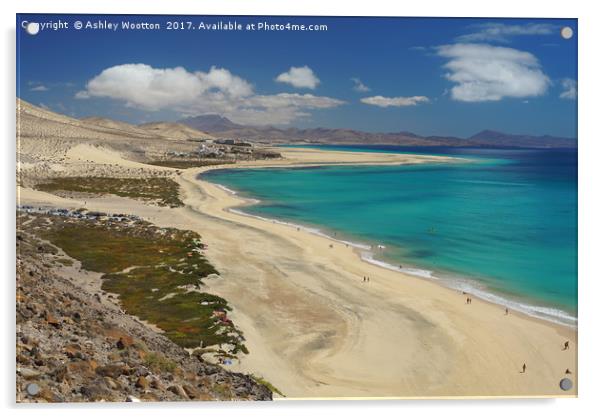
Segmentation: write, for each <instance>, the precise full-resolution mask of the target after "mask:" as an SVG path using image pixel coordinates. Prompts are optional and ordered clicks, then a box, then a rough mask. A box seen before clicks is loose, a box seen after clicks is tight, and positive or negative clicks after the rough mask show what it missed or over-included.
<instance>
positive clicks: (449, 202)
mask: <svg viewBox="0 0 602 417" xmlns="http://www.w3.org/2000/svg"><path fill="white" fill-rule="evenodd" d="M319 148H320V149H325V150H328V149H332V150H345V151H352V152H353V151H361V152H391V153H416V154H431V155H433V154H436V155H448V156H458V157H464V158H469V160H467V161H466V162H462V163H453V164H449V163H432V164H425V165H406V166H354V167H353V166H343V167H341V166H339V167H309V168H267V169H232V170H217V171H210V172H208V173H205V174H203V178H204V179H206V180H208V181H211V182H213V183H217V184H220V185H222V186H224V187H227V188H228V189H230V190H233V191H234V192H236V193H238V194H240V195H241V196H243V197H248V198H252V199H254V200H257V202H256V203H255V204H252V205H249V206H246V207H244V208H243V211H244V212H245V213H246V214H249V215H255V216H260V217H263V218H269V219H275V220H279V221H283V222H287V223H291V224H295V225H301V226H303V227H306V228H308V229H310V230H312V231H315V232H316V233H322V234H326V235H328V236H331V237H333V238H335V239H338V240H342V241H346V242H353V243H354V244H356V245H357V246H358V248H359V249H358V250H359V251H360V252H361V253H362V256H363V257H364V259H366V260H367V261H369V262H373V263H376V264H379V265H381V266H383V267H386V268H390V269H395V270H403V271H405V272H407V273H410V274H414V275H416V276H420V277H422V278H424V279H434V280H438V281H440V283H442V284H444V285H447V286H449V287H452V288H455V289H458V290H462V291H467V292H470V293H472V294H475V295H476V296H479V297H482V298H485V299H487V300H490V301H492V302H495V303H499V304H501V305H505V306H508V307H510V308H512V309H516V310H520V311H522V312H525V313H527V314H530V315H533V316H537V317H540V318H544V319H548V320H552V321H555V322H560V323H563V324H568V325H576V321H577V151H576V150H575V149H570V150H569V149H558V150H531V149H521V150H517V149H469V148H460V149H459V148H408V147H394V146H320V147H319ZM400 279H403V278H402V276H401V275H400Z"/></svg>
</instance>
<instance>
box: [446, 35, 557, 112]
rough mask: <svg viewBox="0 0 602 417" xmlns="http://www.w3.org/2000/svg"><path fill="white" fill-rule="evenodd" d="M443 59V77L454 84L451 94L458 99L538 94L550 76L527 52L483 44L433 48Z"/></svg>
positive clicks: (497, 99) (497, 98)
mask: <svg viewBox="0 0 602 417" xmlns="http://www.w3.org/2000/svg"><path fill="white" fill-rule="evenodd" d="M436 51H437V54H438V55H439V56H441V57H444V58H447V59H448V62H447V63H446V64H445V65H444V68H445V69H447V70H448V72H447V74H446V75H445V77H446V78H447V79H448V80H450V81H451V82H453V83H454V84H455V85H454V87H452V89H451V97H452V99H454V100H458V101H468V102H478V101H499V100H501V99H503V98H505V97H513V98H525V97H534V96H540V95H542V94H544V93H545V92H546V91H547V88H548V86H549V84H550V79H549V78H548V76H547V75H546V74H545V73H544V72H543V71H542V69H541V66H540V65H539V61H538V60H537V58H536V57H535V56H534V55H532V54H530V53H529V52H524V51H519V50H517V49H512V48H505V47H500V46H492V45H487V44H462V43H459V44H453V45H443V46H439V47H437V48H436Z"/></svg>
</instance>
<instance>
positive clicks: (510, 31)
mask: <svg viewBox="0 0 602 417" xmlns="http://www.w3.org/2000/svg"><path fill="white" fill-rule="evenodd" d="M472 27H473V28H474V29H476V31H475V32H473V33H468V34H466V35H461V36H458V37H457V38H456V40H457V41H458V42H509V41H510V39H511V38H512V37H514V36H533V35H551V34H553V33H556V32H557V31H558V30H559V28H558V27H557V26H555V25H551V24H549V23H527V24H524V25H507V24H504V23H493V22H492V23H481V24H477V25H473V26H472Z"/></svg>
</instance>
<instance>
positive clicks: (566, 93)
mask: <svg viewBox="0 0 602 417" xmlns="http://www.w3.org/2000/svg"><path fill="white" fill-rule="evenodd" d="M560 85H561V86H562V92H561V93H560V96H559V97H560V98H563V99H566V100H575V99H576V98H577V81H575V80H573V79H571V78H564V79H562V80H560Z"/></svg>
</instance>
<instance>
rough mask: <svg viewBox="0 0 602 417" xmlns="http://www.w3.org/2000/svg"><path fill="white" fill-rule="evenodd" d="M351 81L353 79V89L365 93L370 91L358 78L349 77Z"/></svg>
mask: <svg viewBox="0 0 602 417" xmlns="http://www.w3.org/2000/svg"><path fill="white" fill-rule="evenodd" d="M351 81H353V89H354V90H355V91H359V92H360V93H366V92H368V91H370V87H368V86H367V85H366V84H364V83H363V82H362V80H360V79H359V78H355V77H354V78H352V79H351Z"/></svg>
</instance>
